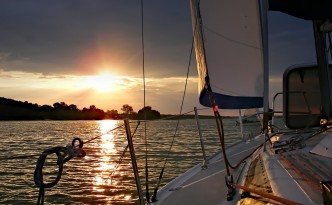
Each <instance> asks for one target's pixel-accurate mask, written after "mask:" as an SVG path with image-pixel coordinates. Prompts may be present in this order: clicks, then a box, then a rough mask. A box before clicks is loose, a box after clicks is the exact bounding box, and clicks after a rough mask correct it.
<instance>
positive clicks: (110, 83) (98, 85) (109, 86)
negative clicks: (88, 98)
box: [85, 74, 119, 92]
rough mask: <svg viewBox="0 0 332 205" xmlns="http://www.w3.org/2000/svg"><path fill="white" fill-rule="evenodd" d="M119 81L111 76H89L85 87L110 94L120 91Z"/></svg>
mask: <svg viewBox="0 0 332 205" xmlns="http://www.w3.org/2000/svg"><path fill="white" fill-rule="evenodd" d="M117 84H118V79H117V78H116V77H115V76H113V75H111V74H100V75H94V76H87V77H86V82H85V86H87V87H89V88H93V89H95V90H96V91H98V92H110V91H114V90H117V89H119V88H118V86H117Z"/></svg>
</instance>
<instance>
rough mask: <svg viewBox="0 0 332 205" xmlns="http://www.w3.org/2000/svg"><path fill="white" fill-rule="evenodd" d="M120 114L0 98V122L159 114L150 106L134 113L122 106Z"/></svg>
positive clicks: (100, 118)
mask: <svg viewBox="0 0 332 205" xmlns="http://www.w3.org/2000/svg"><path fill="white" fill-rule="evenodd" d="M121 111H122V113H118V111H117V110H114V109H112V110H107V112H104V111H103V110H101V109H99V108H97V107H96V106H95V105H90V106H89V108H85V107H84V108H83V109H82V110H80V109H78V107H77V106H76V105H74V104H70V105H68V104H67V103H65V102H55V103H53V107H52V106H50V105H41V106H40V105H38V104H36V103H35V104H33V103H29V102H27V101H25V102H21V101H16V100H12V99H7V98H3V97H0V120H45V119H50V120H102V119H123V118H130V119H137V120H139V119H147V120H152V119H158V118H160V113H159V112H158V111H156V110H153V109H152V107H151V106H146V107H144V108H142V109H140V110H139V111H138V113H135V112H134V109H133V107H132V106H130V105H128V104H124V105H123V106H122V108H121Z"/></svg>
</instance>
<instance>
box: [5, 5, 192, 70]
mask: <svg viewBox="0 0 332 205" xmlns="http://www.w3.org/2000/svg"><path fill="white" fill-rule="evenodd" d="M170 14H171V15H170ZM0 27H1V30H2V31H1V32H0V45H1V47H0V54H6V55H7V56H8V57H7V58H6V60H5V61H2V62H1V66H2V67H4V69H6V70H20V71H28V72H47V73H67V74H69V73H72V72H76V73H81V74H88V73H90V74H91V73H93V70H91V69H88V68H84V65H82V64H86V63H87V61H89V62H90V60H89V59H86V58H88V57H87V56H89V57H91V56H93V55H94V53H96V52H98V51H99V52H101V50H102V52H103V57H104V58H106V59H107V60H108V61H112V62H114V64H116V65H122V67H121V69H122V71H121V72H123V73H124V74H139V73H141V70H140V69H138V68H140V67H141V64H142V63H141V62H142V57H141V50H142V49H141V8H140V2H139V1H126V2H123V1H118V0H94V1H90V0H71V1H67V0H57V1H49V0H46V1H36V0H26V1H16V0H3V1H0ZM144 35H145V45H146V52H145V55H146V59H147V60H149V63H148V64H147V67H149V68H151V70H152V73H154V75H157V74H158V72H154V71H155V70H162V73H163V74H166V75H170V76H174V75H176V71H177V70H178V69H179V68H178V66H177V64H179V63H183V61H184V62H185V64H186V63H187V58H188V57H187V55H188V52H189V49H190V43H191V39H190V38H191V35H192V34H191V24H190V12H189V1H176V0H172V1H152V0H151V1H145V5H144ZM172 45H173V46H172ZM174 45H176V46H177V48H176V49H174ZM96 55H97V54H96ZM82 58H84V59H82ZM183 59H184V60H183ZM91 60H101V57H100V56H99V57H98V55H97V57H95V58H93V59H91ZM86 66H89V65H86ZM81 67H82V68H81Z"/></svg>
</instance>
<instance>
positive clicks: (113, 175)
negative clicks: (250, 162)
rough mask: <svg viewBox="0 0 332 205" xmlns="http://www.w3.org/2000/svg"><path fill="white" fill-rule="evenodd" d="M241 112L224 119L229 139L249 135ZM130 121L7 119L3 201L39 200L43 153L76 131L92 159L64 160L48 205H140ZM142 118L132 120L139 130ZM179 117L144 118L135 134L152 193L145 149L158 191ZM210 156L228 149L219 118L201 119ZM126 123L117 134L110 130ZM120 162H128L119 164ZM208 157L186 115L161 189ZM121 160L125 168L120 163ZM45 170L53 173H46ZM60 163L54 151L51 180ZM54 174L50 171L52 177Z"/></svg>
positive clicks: (0, 179)
mask: <svg viewBox="0 0 332 205" xmlns="http://www.w3.org/2000/svg"><path fill="white" fill-rule="evenodd" d="M236 120H237V118H231V119H229V118H226V119H224V127H225V133H226V136H227V137H226V143H227V144H231V143H233V142H235V141H239V140H241V137H240V134H239V130H240V129H239V127H238V126H236V123H235V121H236ZM123 124H124V122H123V121H115V120H103V121H2V122H0V162H1V167H0V196H1V197H0V204H36V202H37V199H38V193H39V188H38V187H37V186H36V185H35V184H34V178H33V175H34V171H35V168H36V163H37V159H38V158H39V155H40V154H41V153H42V152H43V151H44V150H45V149H46V148H49V147H54V146H66V145H68V144H70V143H71V141H72V140H73V139H74V138H75V137H79V138H81V139H82V140H83V141H84V142H86V141H88V140H90V139H94V140H92V141H91V142H89V143H86V144H84V146H83V149H84V150H85V151H86V152H87V155H86V156H85V157H84V158H74V159H72V160H70V161H69V162H67V163H65V164H64V167H63V173H62V177H61V179H60V181H59V182H58V184H57V185H56V186H54V187H52V188H48V189H45V204H137V202H138V197H137V191H136V185H135V182H134V176H133V171H132V166H131V160H130V153H129V151H127V152H126V153H125V155H124V157H123V159H122V160H120V157H121V155H122V154H123V153H124V149H125V147H126V146H127V137H126V135H125V128H124V126H123ZM137 124H138V121H131V123H130V125H131V131H132V132H134V130H135V128H136V127H137ZM176 124H177V121H176V120H164V121H152V122H147V123H146V133H147V135H146V136H147V137H146V141H145V137H144V136H145V134H144V133H145V131H144V130H145V129H144V123H143V122H141V123H140V125H139V126H138V129H137V131H136V133H135V135H134V138H133V141H134V147H135V151H136V158H137V161H138V162H137V163H138V167H139V175H140V177H141V183H142V188H143V192H144V193H145V151H146V146H145V144H146V143H145V142H147V145H148V147H147V154H148V165H149V187H150V188H149V189H150V193H151V194H152V191H153V189H154V188H155V185H156V182H157V179H158V177H159V173H160V171H161V169H162V167H163V165H164V162H165V157H166V156H167V155H168V153H169V152H168V151H169V149H170V145H171V142H172V140H173V136H174V133H175V127H176ZM200 124H201V127H202V132H203V136H204V142H205V148H206V152H207V155H211V154H213V153H215V152H217V151H219V150H220V142H219V137H218V135H217V132H216V129H215V123H214V120H213V119H202V120H201V121H200ZM118 126H120V128H118V129H115V130H114V131H112V132H110V130H112V129H114V128H116V127H118ZM119 161H120V163H119ZM200 162H202V151H201V147H200V141H199V136H198V134H197V126H196V121H195V120H181V121H180V122H179V128H178V132H177V135H176V137H175V138H174V143H173V146H172V149H171V152H170V153H169V155H168V159H167V163H166V168H165V171H164V177H163V181H162V184H161V186H160V188H161V187H162V186H163V185H164V184H165V183H167V182H169V181H170V180H172V179H173V178H175V177H176V176H177V175H179V174H180V173H182V172H184V171H185V170H187V169H188V168H190V167H192V166H193V165H195V164H197V163H200ZM117 164H118V166H117ZM44 170H45V171H44ZM57 170H58V167H57V165H56V155H55V154H52V155H49V156H48V157H47V163H46V164H45V166H44V168H43V172H45V177H44V182H50V181H53V178H54V177H55V175H56V172H57ZM47 174H48V175H47Z"/></svg>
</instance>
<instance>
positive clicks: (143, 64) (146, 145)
mask: <svg viewBox="0 0 332 205" xmlns="http://www.w3.org/2000/svg"><path fill="white" fill-rule="evenodd" d="M143 3H144V0H141V32H142V34H141V41H142V70H143V95H144V97H143V98H144V100H143V101H144V102H143V104H144V107H143V109H144V110H143V111H144V143H145V189H146V200H147V202H150V193H149V167H148V142H147V137H146V114H147V112H146V110H145V107H146V86H145V83H146V82H145V52H144V51H145V49H144V4H143Z"/></svg>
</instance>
